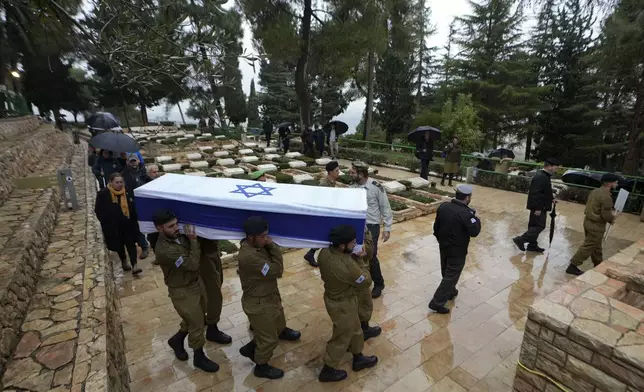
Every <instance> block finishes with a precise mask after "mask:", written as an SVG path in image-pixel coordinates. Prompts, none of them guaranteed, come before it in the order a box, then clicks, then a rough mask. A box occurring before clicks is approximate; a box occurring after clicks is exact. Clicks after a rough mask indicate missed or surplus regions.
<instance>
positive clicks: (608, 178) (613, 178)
mask: <svg viewBox="0 0 644 392" xmlns="http://www.w3.org/2000/svg"><path fill="white" fill-rule="evenodd" d="M617 181H619V176H618V175H617V174H613V173H604V174H603V175H602V184H606V183H607V182H617Z"/></svg>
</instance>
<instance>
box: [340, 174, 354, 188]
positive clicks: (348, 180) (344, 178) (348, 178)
mask: <svg viewBox="0 0 644 392" xmlns="http://www.w3.org/2000/svg"><path fill="white" fill-rule="evenodd" d="M338 181H339V182H341V183H343V184H345V185H349V184H351V183H352V182H353V179H352V178H351V176H350V175H348V174H343V175H341V176H339V177H338Z"/></svg>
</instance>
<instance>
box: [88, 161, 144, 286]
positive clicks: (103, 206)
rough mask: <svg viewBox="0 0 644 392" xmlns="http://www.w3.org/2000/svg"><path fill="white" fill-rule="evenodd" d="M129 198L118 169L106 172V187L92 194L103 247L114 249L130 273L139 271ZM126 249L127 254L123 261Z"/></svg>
mask: <svg viewBox="0 0 644 392" xmlns="http://www.w3.org/2000/svg"><path fill="white" fill-rule="evenodd" d="M133 202H134V201H133V200H132V199H130V198H129V197H128V195H127V192H126V191H125V185H124V182H123V176H122V175H121V173H113V174H112V175H110V178H109V183H108V184H107V187H105V188H104V189H101V190H100V191H99V192H98V194H97V195H96V205H95V207H94V212H95V213H96V216H97V217H98V220H99V221H100V222H101V229H102V231H103V238H104V240H105V245H107V249H109V250H111V251H113V252H116V253H118V255H119V258H120V259H121V265H122V266H123V270H124V271H130V270H131V271H132V273H133V274H134V275H137V274H140V273H141V272H142V270H141V268H139V267H137V265H136V262H137V255H136V239H137V237H138V235H139V224H138V222H137V218H136V213H135V211H134V205H133ZM126 251H127V254H128V255H129V257H130V263H132V266H131V267H130V265H129V264H128V262H127V258H126V255H125V254H126Z"/></svg>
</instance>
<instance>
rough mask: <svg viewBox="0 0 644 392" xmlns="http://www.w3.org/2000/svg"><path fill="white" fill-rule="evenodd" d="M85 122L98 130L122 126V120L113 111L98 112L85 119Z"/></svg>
mask: <svg viewBox="0 0 644 392" xmlns="http://www.w3.org/2000/svg"><path fill="white" fill-rule="evenodd" d="M85 124H86V125H87V126H88V127H90V128H92V129H95V130H98V131H107V130H110V129H115V128H119V129H120V128H121V122H120V121H119V120H118V118H116V116H114V115H113V114H112V113H108V112H96V113H94V114H92V115H91V116H89V117H88V118H87V120H85Z"/></svg>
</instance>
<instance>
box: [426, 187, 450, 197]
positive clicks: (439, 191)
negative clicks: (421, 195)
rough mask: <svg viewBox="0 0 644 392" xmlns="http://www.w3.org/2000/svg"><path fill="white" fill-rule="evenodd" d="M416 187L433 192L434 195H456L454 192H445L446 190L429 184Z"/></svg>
mask: <svg viewBox="0 0 644 392" xmlns="http://www.w3.org/2000/svg"><path fill="white" fill-rule="evenodd" d="M418 189H420V190H421V191H426V192H429V193H433V194H435V195H441V196H447V197H454V196H456V194H455V193H454V192H447V191H444V190H442V189H438V188H435V187H431V186H429V185H426V186H423V187H420V188H418Z"/></svg>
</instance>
